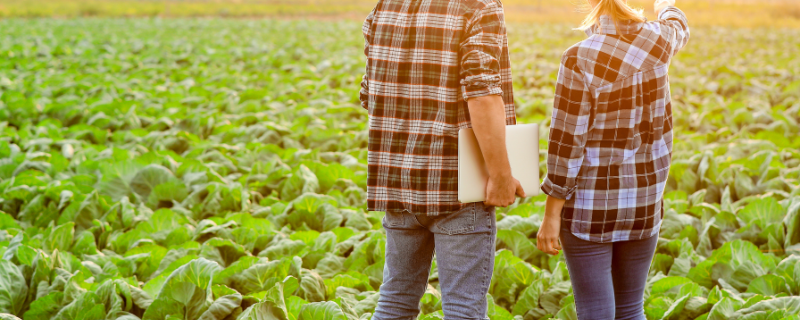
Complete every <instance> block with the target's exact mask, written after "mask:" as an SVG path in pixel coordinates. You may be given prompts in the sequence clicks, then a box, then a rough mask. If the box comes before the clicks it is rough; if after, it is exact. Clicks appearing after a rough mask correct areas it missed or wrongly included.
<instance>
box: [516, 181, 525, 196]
mask: <svg viewBox="0 0 800 320" xmlns="http://www.w3.org/2000/svg"><path fill="white" fill-rule="evenodd" d="M515 181H516V183H517V190H516V193H517V195H518V196H520V197H522V198H525V190H523V189H522V185H521V184H520V183H519V180H515Z"/></svg>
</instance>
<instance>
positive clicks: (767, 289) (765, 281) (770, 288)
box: [747, 274, 791, 296]
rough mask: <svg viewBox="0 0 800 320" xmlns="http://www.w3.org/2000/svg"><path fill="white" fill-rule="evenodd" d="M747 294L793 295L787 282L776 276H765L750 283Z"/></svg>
mask: <svg viewBox="0 0 800 320" xmlns="http://www.w3.org/2000/svg"><path fill="white" fill-rule="evenodd" d="M747 292H753V293H757V294H762V295H765V296H774V295H776V294H779V293H786V294H791V291H790V290H789V287H788V286H787V285H786V281H785V280H784V279H783V278H782V277H779V276H776V275H774V274H765V275H763V276H760V277H758V278H756V279H755V280H753V281H752V282H750V284H749V285H748V286H747Z"/></svg>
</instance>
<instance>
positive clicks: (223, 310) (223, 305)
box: [198, 293, 242, 320]
mask: <svg viewBox="0 0 800 320" xmlns="http://www.w3.org/2000/svg"><path fill="white" fill-rule="evenodd" d="M241 303H242V295H240V294H238V293H236V294H230V295H226V296H222V297H220V298H219V299H217V300H215V301H214V302H213V303H212V304H211V305H210V306H209V307H208V310H206V311H205V312H203V314H202V315H200V318H198V320H223V319H225V317H227V316H228V315H230V314H231V313H233V312H234V310H236V308H240V309H239V310H241V307H240V305H241Z"/></svg>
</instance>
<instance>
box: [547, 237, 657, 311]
mask: <svg viewBox="0 0 800 320" xmlns="http://www.w3.org/2000/svg"><path fill="white" fill-rule="evenodd" d="M560 238H561V247H562V248H563V250H564V257H565V258H566V260H567V269H568V270H569V277H570V280H571V281H572V291H573V293H574V295H575V308H576V310H577V312H578V319H580V320H590V319H602V320H609V319H636V320H645V316H644V286H645V282H646V281H647V274H648V272H649V271H650V262H651V261H652V260H653V254H654V253H655V250H656V244H657V243H658V236H652V237H650V238H647V239H643V240H634V241H620V242H611V243H597V242H590V241H586V240H582V239H579V238H577V237H575V236H574V235H573V234H572V233H571V232H570V231H569V228H568V227H567V223H566V222H564V221H562V223H561V233H560Z"/></svg>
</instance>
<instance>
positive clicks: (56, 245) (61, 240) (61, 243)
mask: <svg viewBox="0 0 800 320" xmlns="http://www.w3.org/2000/svg"><path fill="white" fill-rule="evenodd" d="M74 227H75V223H74V222H67V223H65V224H62V225H59V226H57V227H55V228H53V231H51V232H50V235H49V236H48V237H47V241H45V243H44V249H45V250H47V251H48V252H52V251H53V250H58V251H69V249H70V248H71V247H72V238H73V236H74V234H75V229H73V228H74Z"/></svg>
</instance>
